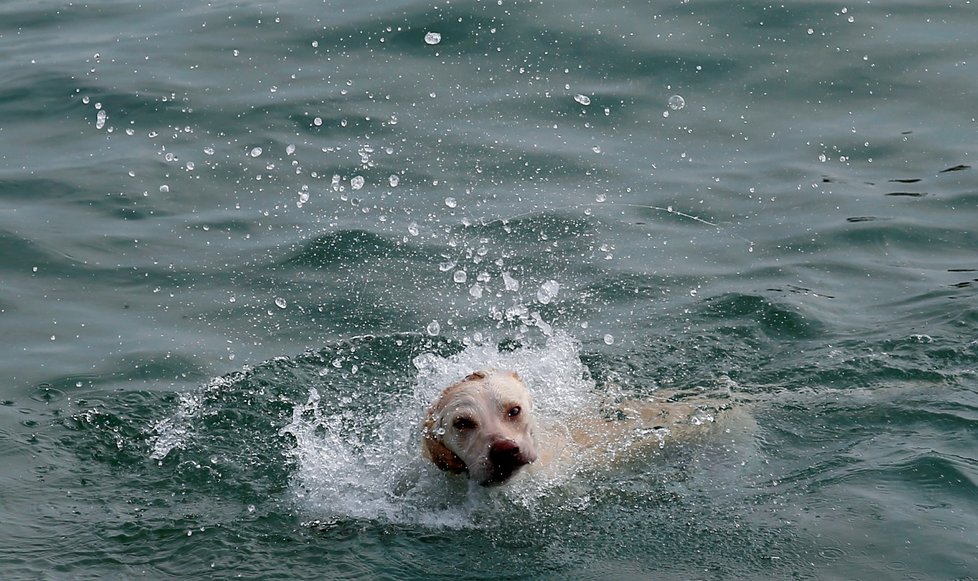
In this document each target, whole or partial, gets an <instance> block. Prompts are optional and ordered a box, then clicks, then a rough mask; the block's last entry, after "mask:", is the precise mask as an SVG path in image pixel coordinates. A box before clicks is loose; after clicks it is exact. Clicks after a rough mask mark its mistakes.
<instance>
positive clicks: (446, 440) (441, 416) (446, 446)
mask: <svg viewBox="0 0 978 581" xmlns="http://www.w3.org/2000/svg"><path fill="white" fill-rule="evenodd" d="M532 405H533V404H532V402H531V400H530V393H529V391H527V389H526V385H524V384H523V381H522V380H521V379H520V378H519V376H518V375H516V373H515V372H512V371H497V370H484V371H476V372H475V373H473V374H471V375H469V376H468V377H466V378H465V379H463V380H462V381H460V382H458V383H456V384H454V385H452V386H449V387H448V388H447V389H445V391H444V392H442V394H441V397H439V398H438V400H437V401H436V402H435V403H434V404H433V405H432V406H431V408H430V409H429V410H428V415H427V418H426V419H425V422H424V431H423V434H422V450H423V452H424V455H425V456H426V457H427V458H429V459H430V460H431V461H432V462H434V463H435V465H436V466H438V467H439V468H441V469H442V470H446V471H448V472H453V473H455V474H468V477H469V478H470V479H472V480H474V481H476V482H478V483H479V484H482V485H483V486H490V485H496V484H502V483H503V482H506V481H507V480H509V479H510V478H511V477H512V476H513V475H514V474H516V473H517V472H518V471H519V470H520V468H522V467H523V466H525V465H527V464H529V463H531V462H534V461H535V460H536V459H537V451H536V445H535V443H534V441H533V427H534V426H533V413H532V412H533V410H532Z"/></svg>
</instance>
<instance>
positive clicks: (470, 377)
mask: <svg viewBox="0 0 978 581" xmlns="http://www.w3.org/2000/svg"><path fill="white" fill-rule="evenodd" d="M485 378H486V372H485V371H473V372H472V373H470V374H468V375H467V376H466V377H465V379H464V380H463V381H475V380H477V379H485Z"/></svg>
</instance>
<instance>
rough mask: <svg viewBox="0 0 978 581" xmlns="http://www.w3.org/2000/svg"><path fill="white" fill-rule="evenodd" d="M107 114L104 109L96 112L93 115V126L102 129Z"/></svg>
mask: <svg viewBox="0 0 978 581" xmlns="http://www.w3.org/2000/svg"><path fill="white" fill-rule="evenodd" d="M108 116H109V115H108V113H106V112H105V110H101V111H99V112H98V114H97V115H96V116H95V128H96V129H102V128H103V127H105V120H106V119H107V118H108Z"/></svg>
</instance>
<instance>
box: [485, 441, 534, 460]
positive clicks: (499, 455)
mask: <svg viewBox="0 0 978 581" xmlns="http://www.w3.org/2000/svg"><path fill="white" fill-rule="evenodd" d="M489 460H491V461H492V462H493V463H494V464H515V465H518V466H521V465H523V464H526V460H525V459H524V458H523V454H521V453H520V446H519V444H517V443H516V442H514V441H513V440H509V439H503V440H496V441H495V442H493V443H492V444H491V445H490V446H489Z"/></svg>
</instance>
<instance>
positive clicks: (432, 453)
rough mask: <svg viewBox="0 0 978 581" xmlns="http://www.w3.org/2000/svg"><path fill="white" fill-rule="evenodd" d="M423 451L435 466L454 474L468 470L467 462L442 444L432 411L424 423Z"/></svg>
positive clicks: (422, 435) (429, 411)
mask: <svg viewBox="0 0 978 581" xmlns="http://www.w3.org/2000/svg"><path fill="white" fill-rule="evenodd" d="M421 450H422V451H423V452H424V455H425V456H427V457H428V459H429V460H431V461H432V462H434V464H435V466H437V467H438V468H440V469H442V470H444V471H446V472H451V473H452V474H462V473H463V472H466V471H467V470H468V468H467V467H466V466H465V462H463V461H462V459H461V458H459V457H458V455H457V454H456V453H455V452H452V451H451V450H449V449H448V447H447V446H446V445H445V444H443V443H442V441H441V438H439V437H438V436H437V435H435V417H434V414H433V412H432V410H428V418H427V419H426V420H425V422H424V429H423V431H422V432H421Z"/></svg>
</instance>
